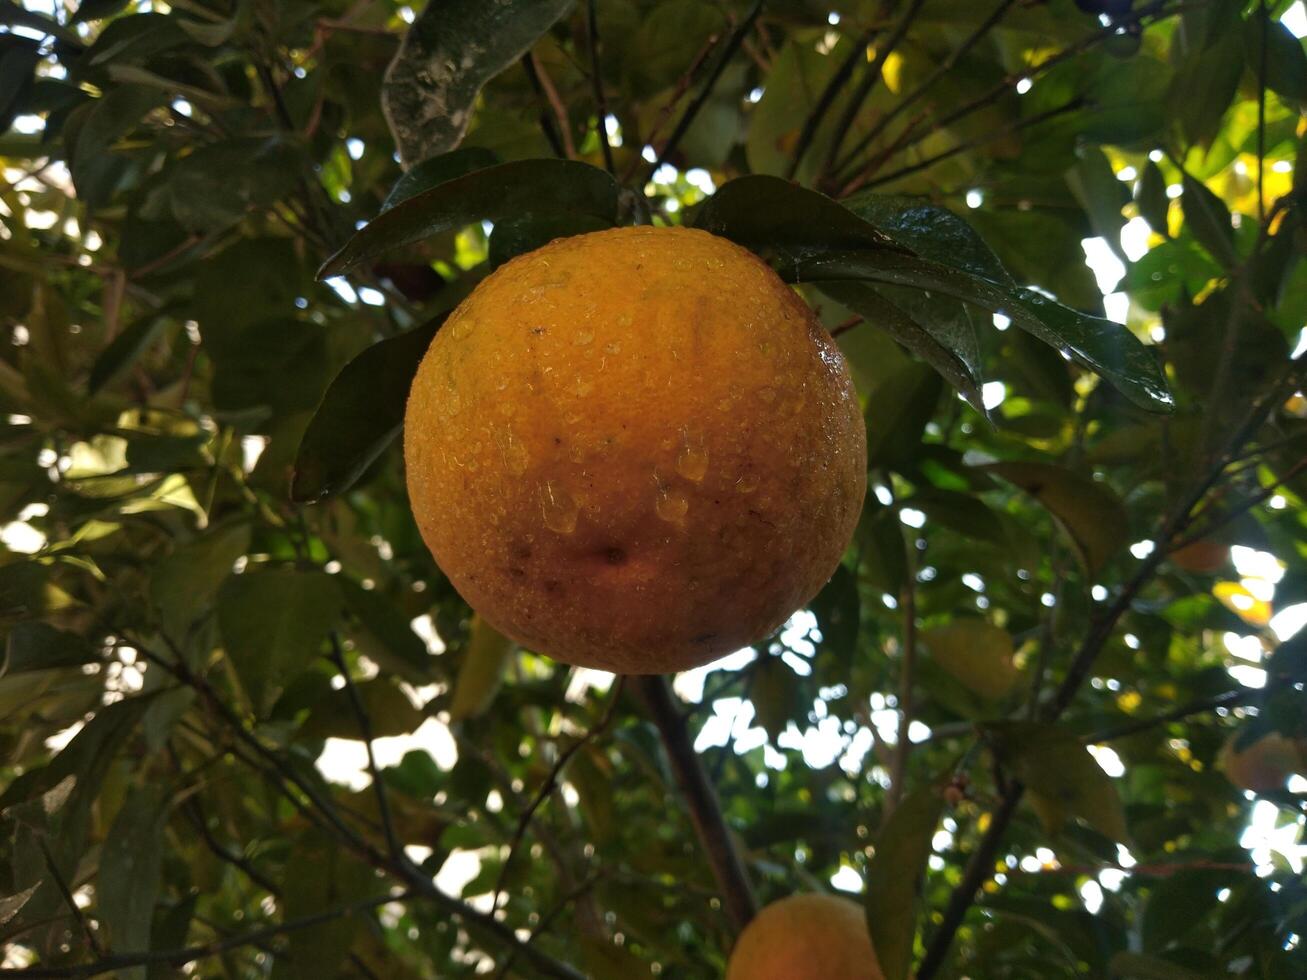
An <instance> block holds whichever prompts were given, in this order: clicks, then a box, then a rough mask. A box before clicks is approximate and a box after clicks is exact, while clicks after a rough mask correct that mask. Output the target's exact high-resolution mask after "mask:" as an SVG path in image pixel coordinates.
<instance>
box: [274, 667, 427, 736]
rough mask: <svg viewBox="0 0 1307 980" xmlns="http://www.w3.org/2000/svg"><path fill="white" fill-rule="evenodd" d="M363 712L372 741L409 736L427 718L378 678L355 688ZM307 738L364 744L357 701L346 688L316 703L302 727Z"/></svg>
mask: <svg viewBox="0 0 1307 980" xmlns="http://www.w3.org/2000/svg"><path fill="white" fill-rule="evenodd" d="M354 690H355V691H356V692H357V694H358V696H359V698H360V700H361V701H362V702H363V711H364V712H365V713H366V714H367V716H368V719H369V721H370V723H371V730H372V736H373V738H388V737H391V736H394V735H407V734H409V733H410V732H414V731H416V730H417V729H418V727H419V726H421V724H422V722H423V720H424V716H423V714H422V712H421V711H419V710H418V709H417V708H415V707H413V702H412V701H410V700H409V699H408V695H407V694H405V693H404V692H403V691H401V690H400V689H399V688H397V687H396V686H395V685H394V684H392V683H391V682H390V681H388V680H384V679H383V678H380V677H378V678H375V679H374V680H370V681H359V682H356V683H355V684H354ZM300 735H302V736H303V737H305V738H344V739H354V740H355V741H359V740H362V738H363V732H362V729H361V728H360V727H359V722H358V716H357V715H356V714H355V712H354V699H353V698H352V697H350V693H349V691H347V690H345V689H344V688H340V689H339V690H336V689H332V690H330V691H328V692H327V693H326V695H325V696H324V697H322V698H321V699H319V700H318V701H316V702H315V703H314V705H313V707H312V708H311V709H309V716H308V717H307V718H306V719H305V720H304V724H303V725H302V726H301V727H300Z"/></svg>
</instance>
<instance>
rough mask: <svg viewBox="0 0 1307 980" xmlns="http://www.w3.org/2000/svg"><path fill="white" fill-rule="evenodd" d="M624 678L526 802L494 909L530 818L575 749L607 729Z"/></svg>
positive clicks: (502, 870)
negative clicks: (593, 723)
mask: <svg viewBox="0 0 1307 980" xmlns="http://www.w3.org/2000/svg"><path fill="white" fill-rule="evenodd" d="M625 681H626V678H625V677H618V678H617V681H616V683H614V685H613V693H612V694H610V695H609V697H608V707H607V708H605V709H604V713H603V715H602V716H601V717H600V719H599V721H598V722H596V723H595V725H594V727H593V728H591V729H590V730H589V731H587V732H586V733H585V734H584V735H582V736H580V737H579V738H577V739H575V740H574V741H573V742H572V744H571V745H569V746H568V747H567V748H565V749H564V750H563V751H562V752H560V753H558V758H557V759H556V760H555V761H554V764H553V765H552V766H551V767H550V769H549V773H548V774H547V775H546V776H545V780H544V782H543V783H541V784H540V789H539V790H537V791H536V795H535V796H534V797H533V798H532V800H531V802H530V803H529V804H527V807H526V809H525V810H523V811H522V815H521V817H519V818H518V821H517V827H516V828H514V830H513V838H512V840H511V841H510V842H509V844H508V857H506V858H505V859H504V864H503V866H502V867H501V868H500V869H499V875H498V877H497V878H496V880H495V892H494V898H493V899H492V900H491V902H490V909H491V911H492V912H493V911H494V910H496V909H498V908H499V897H500V895H502V894H503V891H504V880H505V879H506V878H507V876H508V869H509V866H510V865H511V864H512V863H513V856H514V855H515V854H516V853H517V851H518V847H519V845H521V843H522V839H523V838H524V837H525V836H526V831H527V827H528V826H530V824H531V819H532V818H533V817H534V816H535V814H536V811H537V810H539V809H540V807H541V806H543V805H544V803H545V801H546V800H547V799H549V797H550V795H552V793H553V792H554V790H555V789H556V788H557V786H558V777H559V776H561V775H562V772H563V768H564V767H565V766H566V765H567V764H568V762H570V761H571V759H572V756H574V755H576V753H577V752H579V751H580V750H581V749H583V748H584V747H585V746H586V745H588V744H589V743H590V742H592V741H594V740H595V739H596V738H598V737H599V736H600V735H602V734H603V733H604V732H605V731H606V730H607V729H608V726H609V725H611V724H612V721H613V717H614V715H615V714H616V712H617V703H618V701H619V700H620V699H621V697H622V688H623V686H624V684H625Z"/></svg>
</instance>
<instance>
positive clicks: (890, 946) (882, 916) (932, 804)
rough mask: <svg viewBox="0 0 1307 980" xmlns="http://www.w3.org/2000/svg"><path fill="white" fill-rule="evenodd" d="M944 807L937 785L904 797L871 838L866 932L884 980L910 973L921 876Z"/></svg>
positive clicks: (923, 788)
mask: <svg viewBox="0 0 1307 980" xmlns="http://www.w3.org/2000/svg"><path fill="white" fill-rule="evenodd" d="M943 808H944V800H943V797H942V796H941V794H940V792H939V790H938V788H937V787H934V786H924V787H922V788H920V789H917V790H914V791H913V792H911V793H909V794H908V795H907V796H906V797H905V798H904V799H903V801H902V802H901V803H900V804H899V805H898V807H897V808H896V809H895V810H894V814H893V816H891V817H890V819H889V822H888V823H887V824H886V825H885V828H884V829H883V830H882V831H881V832H880V836H879V837H877V838H876V853H875V855H874V856H873V857H872V859H871V861H870V862H869V863H868V864H867V874H866V882H867V887H866V892H865V896H866V897H865V904H866V910H867V928H868V929H869V930H870V931H871V944H872V947H873V948H874V949H875V950H876V958H877V959H878V960H879V961H880V968H881V971H882V972H883V973H884V974H885V980H906V978H907V977H908V975H909V972H910V970H911V967H912V948H913V941H914V939H915V937H916V932H917V910H918V907H919V906H920V904H921V882H922V876H923V875H924V874H925V870H926V860H927V858H929V857H930V853H931V840H932V839H933V838H934V836H935V827H936V825H937V824H938V823H939V817H940V813H941V812H942V811H943Z"/></svg>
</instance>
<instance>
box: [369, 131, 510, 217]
mask: <svg viewBox="0 0 1307 980" xmlns="http://www.w3.org/2000/svg"><path fill="white" fill-rule="evenodd" d="M501 162H502V161H501V160H500V159H499V154H498V153H496V152H495V151H494V150H486V149H483V148H481V147H479V146H465V147H461V148H460V149H457V150H452V151H450V152H449V153H442V154H440V155H439V156H434V157H431V158H430V159H429V160H423V161H422V162H421V163H419V164H417V165H416V166H414V167H412V168H411V169H409V170H408V171H407V172H406V173H405V174H404V175H403V176H402V177H400V178H399V180H397V181H395V186H394V187H392V188H391V189H390V193H389V194H387V195H386V199H385V200H384V201H383V202H382V203H381V210H382V211H389V210H390V209H391V208H393V207H395V206H397V205H399V204H403V203H404V202H405V201H407V200H408V199H409V198H410V197H416V196H417V195H418V194H422V193H425V192H426V191H429V190H431V189H432V188H433V187H436V186H437V185H439V184H443V183H445V182H446V181H449V180H453V179H454V178H456V177H463V176H466V175H467V174H470V173H475V172H476V171H478V170H485V169H486V168H487V167H493V166H495V164H497V163H501Z"/></svg>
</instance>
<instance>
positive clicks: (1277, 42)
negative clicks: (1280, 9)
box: [1243, 10, 1307, 103]
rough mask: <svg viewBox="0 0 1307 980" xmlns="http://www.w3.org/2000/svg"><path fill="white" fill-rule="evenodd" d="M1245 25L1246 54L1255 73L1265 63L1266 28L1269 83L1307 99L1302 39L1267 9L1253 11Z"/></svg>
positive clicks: (1306, 60) (1292, 96)
mask: <svg viewBox="0 0 1307 980" xmlns="http://www.w3.org/2000/svg"><path fill="white" fill-rule="evenodd" d="M1243 28H1244V30H1243V38H1244V52H1245V57H1246V59H1247V63H1248V67H1249V68H1250V69H1251V70H1252V72H1253V74H1254V75H1256V74H1257V73H1258V71H1259V69H1260V66H1261V63H1262V43H1263V40H1262V38H1263V31H1264V32H1265V44H1266V87H1267V88H1269V89H1270V90H1271V91H1272V92H1275V93H1277V94H1279V95H1282V96H1284V97H1285V98H1286V99H1292V100H1293V101H1295V102H1299V103H1301V102H1307V53H1305V52H1304V51H1303V46H1302V41H1301V40H1299V39H1298V38H1296V37H1294V36H1293V33H1292V32H1291V31H1290V30H1289V28H1287V27H1285V26H1284V24H1282V23H1281V22H1280V21H1278V20H1274V19H1272V18H1271V17H1270V16H1269V11H1265V10H1257V11H1253V12H1252V13H1251V14H1250V15H1249V17H1248V19H1247V20H1246V21H1244V25H1243Z"/></svg>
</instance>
